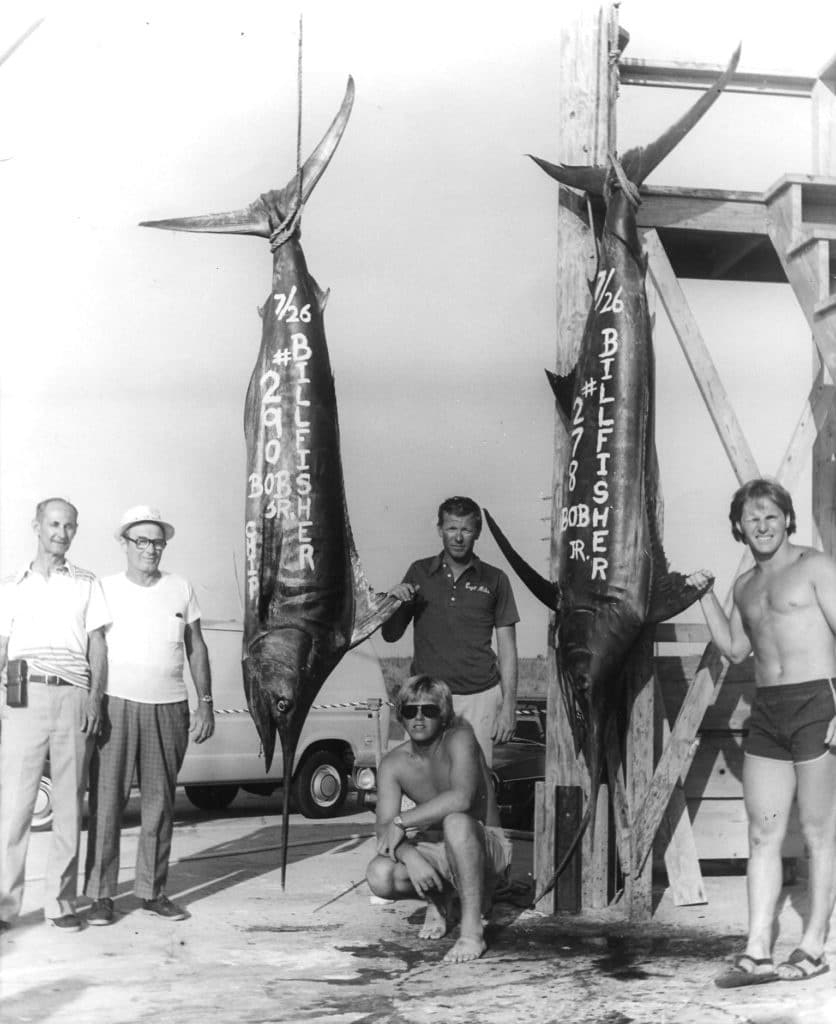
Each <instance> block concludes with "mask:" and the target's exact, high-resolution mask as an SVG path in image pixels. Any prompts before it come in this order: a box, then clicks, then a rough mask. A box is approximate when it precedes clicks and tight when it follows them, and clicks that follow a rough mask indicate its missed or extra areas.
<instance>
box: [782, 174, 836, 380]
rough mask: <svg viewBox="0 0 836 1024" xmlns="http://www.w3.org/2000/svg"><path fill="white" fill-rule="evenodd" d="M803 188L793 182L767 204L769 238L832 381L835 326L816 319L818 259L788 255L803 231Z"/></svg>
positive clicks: (827, 320) (835, 370) (835, 371)
mask: <svg viewBox="0 0 836 1024" xmlns="http://www.w3.org/2000/svg"><path fill="white" fill-rule="evenodd" d="M802 187H803V186H802V184H801V183H799V182H790V183H788V184H787V185H786V187H785V188H783V189H781V190H780V191H779V192H778V193H777V194H775V195H774V196H773V198H771V199H770V202H769V204H768V208H767V209H768V217H769V237H770V239H771V240H772V244H773V246H774V247H775V252H776V253H777V255H778V258H779V260H780V261H781V264H782V266H783V267H784V273H785V274H786V275H787V280H788V281H789V282H790V284H791V285H792V288H793V291H794V292H795V295H796V298H797V299H798V302H799V305H800V306H801V309H802V312H803V313H804V315H805V317H806V318H807V323H808V324H809V325H810V330H811V331H812V334H813V340H814V341H815V343H816V348H817V349H818V351H819V355H820V356H821V359H822V362H823V363H824V365H825V366H826V367H827V370H828V372H829V374H830V377H831V379H832V380H834V379H836V322H834V321H833V320H831V319H830V318H827V317H817V316H816V314H815V306H816V303H817V302H818V297H819V277H818V272H817V267H816V263H815V258H812V259H811V258H810V257H809V255H808V254H807V251H806V250H805V251H804V252H801V253H798V254H797V255H795V256H793V257H792V258H788V257H787V255H786V254H787V251H788V250H789V249H790V248H791V246H792V244H793V241H794V240H795V236H796V231H797V230H798V229H799V228H800V227H801V199H802Z"/></svg>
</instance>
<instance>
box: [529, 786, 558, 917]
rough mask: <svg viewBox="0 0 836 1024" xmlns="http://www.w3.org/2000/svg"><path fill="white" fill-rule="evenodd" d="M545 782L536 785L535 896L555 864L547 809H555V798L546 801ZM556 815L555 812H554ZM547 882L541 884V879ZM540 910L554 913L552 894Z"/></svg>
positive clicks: (533, 853) (540, 903)
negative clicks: (548, 807) (550, 866)
mask: <svg viewBox="0 0 836 1024" xmlns="http://www.w3.org/2000/svg"><path fill="white" fill-rule="evenodd" d="M545 789H546V784H545V782H535V783H534V841H533V844H532V851H531V858H532V863H531V874H532V876H533V879H534V885H535V887H536V888H535V893H534V894H535V896H536V895H537V893H538V892H539V891H540V888H542V886H544V885H545V884H546V881H548V877H549V871H550V870H551V869H550V868H549V865H550V864H552V863H553V862H554V842H553V837H552V835H550V834H549V832H548V831H547V829H546V807H547V806H548V805H551V806H552V808H554V797H553V796H552V798H551V799H549V800H547V799H546V792H545ZM552 813H554V810H552ZM541 878H543V879H545V880H546V881H544V882H542V883H541V882H540V881H539V879H541ZM535 906H536V907H537V909H538V910H542V911H545V912H546V913H553V912H554V910H555V907H554V897H553V895H552V894H551V893H549V895H548V896H546V897H545V898H544V899H542V900H540V901H539V902H538V903H536V904H535Z"/></svg>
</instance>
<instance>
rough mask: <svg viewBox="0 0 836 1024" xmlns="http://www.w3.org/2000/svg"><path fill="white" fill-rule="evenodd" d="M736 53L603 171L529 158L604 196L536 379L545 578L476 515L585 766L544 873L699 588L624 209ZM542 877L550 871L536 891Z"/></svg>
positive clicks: (636, 249)
mask: <svg viewBox="0 0 836 1024" xmlns="http://www.w3.org/2000/svg"><path fill="white" fill-rule="evenodd" d="M739 56H740V49H739V48H738V50H737V51H736V52H735V54H734V55H733V57H732V59H731V61H730V63H729V65H728V67H727V69H726V71H725V72H724V73H723V74H722V75H721V76H720V77H719V78H718V79H717V81H716V82H715V83H714V85H713V86H712V87H711V89H709V90H708V91H707V92H706V93H704V94H703V95H702V96H701V97H700V99H699V100H698V101H697V102H696V104H694V106H693V107H692V108H691V110H689V111H688V112H687V113H686V114H685V115H684V116H683V117H682V118H681V119H680V120H679V121H677V122H676V124H674V125H673V126H672V127H671V128H669V129H668V131H667V132H665V133H664V134H663V135H662V136H660V138H659V139H657V140H656V142H654V143H653V144H652V145H650V146H648V147H646V148H644V149H643V148H637V149H631V150H630V151H629V152H628V153H626V154H625V155H624V157H623V158H622V159H621V161H620V162H619V161H618V160H617V159H615V157H611V159H610V166H609V167H608V168H604V167H569V166H564V165H562V164H551V163H548V162H547V161H546V160H541V159H538V158H536V157H535V158H534V160H535V162H536V163H537V164H538V165H539V166H540V167H542V168H543V170H544V171H546V173H547V174H549V175H551V177H553V178H556V179H557V180H558V181H559V182H561V183H562V184H564V185H569V186H572V187H574V188H578V189H582V190H584V191H586V192H589V193H593V194H595V195H603V196H604V198H605V200H606V216H605V219H604V225H603V229H602V234H601V238H600V244H599V258H598V269H597V273H596V276H595V279H594V281H593V282H591V283H590V289H591V291H592V305H591V308H590V311H589V316H588V319H587V322H586V326H585V329H584V334H583V339H582V341H581V346H580V351H579V356H578V361H577V364H576V366H575V369H574V370H573V372H572V373H571V374H570V375H569V376H566V377H557V376H555V375H554V374H549V378H550V381H551V383H552V387H553V390H554V392H555V396H556V399H557V407H558V411H559V414H560V416H561V418H562V420H563V423H564V426H565V428H566V432H567V435H568V437H569V439H570V449H569V461H568V463H567V465H566V466H565V468H564V476H563V484H564V486H563V495H564V501H565V502H566V504H565V505H564V506H563V507H562V508H561V509H560V521H559V523H558V526H557V529H558V535H559V544H558V559H557V581H556V582H552V581H550V580H547V579H544V578H543V577H542V576H541V575H540V574H539V573H537V572H536V571H535V570H534V569H532V568H531V566H529V565H527V564H526V563H525V562H524V561H523V559H522V558H521V557H520V556H519V555H518V554H517V552H516V551H515V550H514V549H513V548H512V547H511V545H510V543H509V542H508V540H507V539H506V538H505V536H504V535H503V534H502V532H501V531H500V530H499V528H498V527H497V525H496V523H495V522H494V521H493V520H492V519H491V517H490V515H489V514H487V513H486V520H487V523H488V526H489V527H490V529H491V532H492V533H493V535H494V537H495V539H496V541H497V543H498V544H499V546H500V547H501V548H502V550H503V552H504V553H505V555H506V557H507V558H508V560H509V561H510V563H511V564H512V565H513V567H514V568H515V570H516V571H517V573H518V574H519V575H520V577H521V578H522V580H523V582H524V583H526V585H527V586H528V587H529V588H530V589H531V590H532V592H533V593H534V594H535V596H537V597H538V598H539V599H540V600H541V601H543V603H544V604H546V605H547V606H548V607H549V608H551V609H552V610H554V611H555V612H556V614H557V664H558V679H559V682H560V687H561V692H562V694H563V697H564V700H565V703H566V706H567V711H568V716H569V721H570V723H571V725H572V730H573V735H574V739H575V746H576V753H577V752H578V751H580V750H582V751H583V753H584V758H585V761H586V764H587V768H588V770H589V773H590V779H591V785H592V789H591V794H592V795H591V798H590V800H589V803H588V805H587V809H586V812H585V814H584V817H583V820H582V823H581V827H580V829H579V830H578V833H577V835H576V837H575V839H574V842H573V843H571V844H570V848H569V850H568V852H567V854H566V855H565V857H564V860H563V863H562V864H561V865H559V867H558V871H557V872H556V873H555V877H556V875H557V874H558V873H559V871H560V870H562V868H563V867H564V866H565V864H566V863H567V862H568V859H569V856H570V855H571V853H572V852H573V850H574V848H575V846H576V845H577V842H578V841H579V840H580V837H581V835H582V834H583V831H584V829H585V828H586V827H587V825H588V824H589V822H590V819H591V818H592V816H593V815H594V808H595V805H596V794H597V790H598V785H599V783H600V781H601V775H602V771H603V761H604V755H605V748H604V743H605V736H606V732H607V728H608V727H609V726H610V725H611V724H614V723H616V721H620V722H623V721H624V720H625V719H626V710H627V709H626V708H625V704H626V701H627V695H628V692H629V682H630V680H629V672H628V671H627V663H628V659H629V658H630V656H631V655H632V654H634V653H635V650H636V648H637V644H638V643H639V641H640V640H642V639H645V640H646V639H647V637H648V635H652V633H650V634H649V631H652V627H653V626H654V625H655V624H656V623H659V622H662V621H664V620H665V619H668V618H670V617H671V616H673V615H676V614H678V613H679V612H682V611H684V610H685V609H686V608H688V607H689V606H690V605H691V604H692V603H693V602H694V601H696V600H697V599H698V598H699V597H700V596H701V595H702V593H704V592H705V589H707V587H704V588H702V589H697V588H696V587H693V586H690V585H689V584H687V583H686V580H685V577H684V576H682V575H681V574H679V573H672V572H669V571H668V564H667V559H666V558H665V555H664V552H663V550H662V528H661V495H660V488H659V467H658V462H657V458H656V445H655V439H654V404H655V396H654V358H653V343H652V324H651V318H650V316H649V313H648V306H647V294H646V290H645V276H646V272H647V266H646V259H645V257H644V255H643V253H642V249H641V244H640V242H639V236H638V230H637V227H636V208H637V206H638V204H639V202H640V199H639V191H638V186H639V185H640V184H641V183H642V181H644V179H645V178H646V177H647V175H648V174H649V173H650V172H651V171H652V170H653V169H654V168H655V167H656V166H657V165H658V164H659V163H660V162H661V161H662V160H663V159H664V157H665V156H667V154H668V153H669V152H670V151H671V150H672V149H673V147H674V146H675V145H676V144H677V143H678V142H679V141H680V140H681V139H683V138H684V137H685V135H686V134H687V133H688V132H689V131H690V130H691V128H693V126H694V125H695V124H696V123H697V121H698V120H699V119H700V118H701V117H702V115H703V114H704V113H705V112H706V111H707V110H708V108H709V107H710V106H711V104H712V103H713V102H714V101H715V100H716V99H717V97H718V96H719V95H720V93H721V91H722V90H723V88H724V87H725V85H726V83H727V82H728V81H729V79H730V78H731V76H732V75H733V73H734V70H735V68H736V66H737V62H738V59H739ZM709 585H710V584H709ZM593 827H594V822H593ZM553 884H554V878H553V879H552V880H551V882H550V884H549V885H548V886H547V887H546V889H545V890H544V891H543V892H542V893H541V894H540V895H539V896H538V897H537V898H538V899H540V898H542V896H544V895H545V894H546V892H548V891H549V889H550V888H551V887H552V885H553Z"/></svg>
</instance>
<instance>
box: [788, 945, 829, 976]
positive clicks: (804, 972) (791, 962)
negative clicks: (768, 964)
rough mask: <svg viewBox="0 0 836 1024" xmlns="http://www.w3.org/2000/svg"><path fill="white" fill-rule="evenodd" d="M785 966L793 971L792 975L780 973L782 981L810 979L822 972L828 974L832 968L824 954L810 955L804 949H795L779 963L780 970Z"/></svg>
mask: <svg viewBox="0 0 836 1024" xmlns="http://www.w3.org/2000/svg"><path fill="white" fill-rule="evenodd" d="M782 967H784V968H787V969H788V970H789V971H790V972H791V977H787V975H786V974H779V975H778V977H779V978H780V980H781V981H809V980H810V978H817V977H818V976H819V975H820V974H827V972H828V971H829V970H830V968H829V967H828V965H827V962H826V961H825V959H824V955H822V956H810V954H809V953H805V952H804V950H803V949H794V950H793V951H792V953H790V955H789V956H788V957H787V959H786V960H785V961H784V962H783V963H781V964H779V965H778V970H779V971H780V969H781V968H782Z"/></svg>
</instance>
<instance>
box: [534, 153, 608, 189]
mask: <svg viewBox="0 0 836 1024" xmlns="http://www.w3.org/2000/svg"><path fill="white" fill-rule="evenodd" d="M528 155H529V156H531V154H530V153H529V154H528ZM531 159H532V160H533V161H534V163H535V164H537V166H538V167H540V168H542V170H544V171H545V172H546V174H548V176H549V177H550V178H554V179H555V181H559V182H560V184H561V185H569V187H570V188H577V189H580V190H581V191H583V192H591V193H592V195H596V196H601V195H603V194H604V182H605V181H606V178H607V168H606V167H598V166H593V167H583V166H576V165H572V164H553V163H549V161H548V160H543V159H541V158H540V157H539V156H531Z"/></svg>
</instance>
